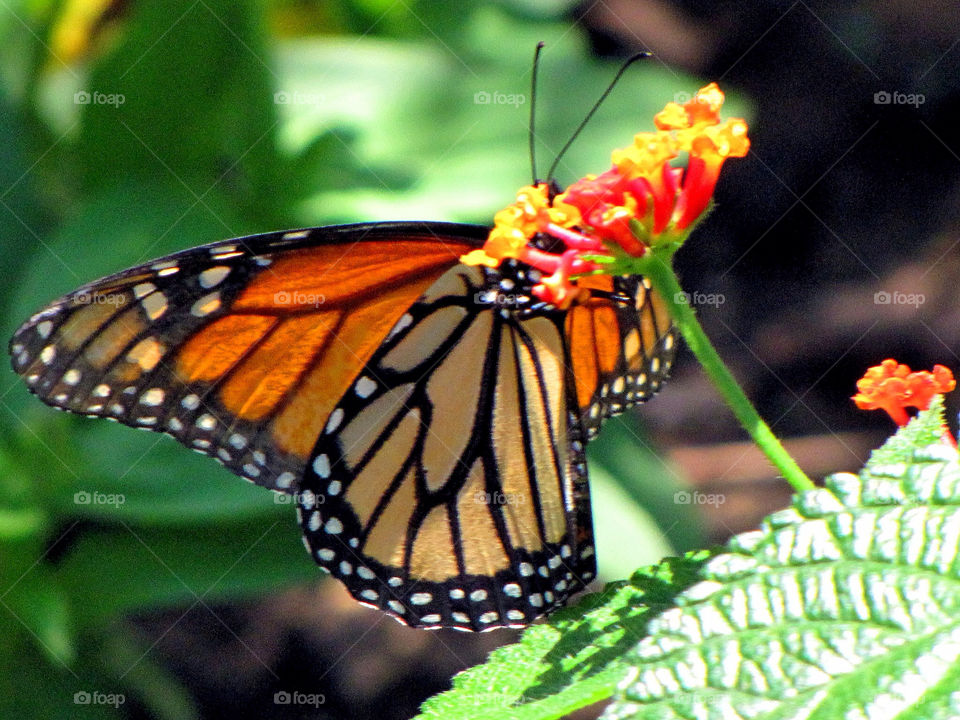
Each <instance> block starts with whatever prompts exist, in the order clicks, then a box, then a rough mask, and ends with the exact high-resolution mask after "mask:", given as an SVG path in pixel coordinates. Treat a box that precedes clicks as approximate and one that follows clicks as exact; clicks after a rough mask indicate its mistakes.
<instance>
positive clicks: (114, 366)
mask: <svg viewBox="0 0 960 720" xmlns="http://www.w3.org/2000/svg"><path fill="white" fill-rule="evenodd" d="M484 232H485V231H484V230H483V229H482V228H477V227H474V226H466V225H449V224H443V223H433V224H426V223H424V224H412V223H403V224H392V223H382V224H374V225H354V226H339V227H329V228H316V229H312V230H300V231H292V232H284V233H270V234H265V235H256V236H251V237H247V238H239V239H236V240H230V241H226V242H221V243H215V244H212V245H208V246H204V247H200V248H195V249H191V250H187V251H184V252H181V253H177V254H175V255H171V256H169V257H166V258H161V259H159V260H156V261H154V262H151V263H148V264H146V265H143V266H141V267H137V268H133V269H131V270H127V271H125V272H123V273H120V274H118V275H114V276H111V277H108V278H104V279H103V280H100V281H97V282H95V283H91V284H89V285H87V286H85V287H83V288H81V289H79V290H77V291H76V292H74V293H71V294H70V295H67V296H65V297H63V298H61V299H60V300H58V301H56V302H54V303H52V304H51V305H50V306H48V307H47V308H46V309H44V310H42V311H40V312H39V313H37V314H35V315H34V316H33V317H32V318H30V320H28V321H27V322H26V323H25V324H24V325H23V326H22V327H21V328H20V329H19V330H18V331H17V332H16V334H15V335H14V337H13V340H12V341H11V346H10V350H11V355H12V358H13V366H14V369H15V370H16V371H17V373H19V374H20V375H21V376H22V377H23V378H24V380H25V381H26V383H27V385H28V387H29V388H30V389H31V391H32V392H34V393H36V394H37V395H38V396H39V397H40V398H41V399H42V400H44V402H47V403H49V404H51V405H53V406H55V407H58V408H61V409H65V410H70V411H73V412H78V413H83V414H86V415H92V416H100V417H106V418H109V419H113V420H117V421H120V422H122V423H125V424H127V425H131V426H134V427H141V428H146V429H150V430H158V431H162V432H166V433H169V434H170V435H172V436H173V437H175V438H176V439H177V440H179V441H180V442H182V443H183V444H184V445H186V446H188V447H191V448H193V449H195V450H198V451H200V452H203V453H207V454H210V455H212V456H214V457H215V458H217V459H218V460H219V461H221V462H222V463H224V464H225V465H226V466H227V467H229V468H230V469H231V470H232V471H233V472H235V473H237V474H239V475H242V476H244V477H246V478H247V479H250V480H252V481H254V482H257V483H259V484H261V485H264V486H266V487H270V488H273V489H279V490H291V491H292V490H294V489H295V488H296V485H297V483H298V482H299V479H300V477H301V475H302V473H303V468H304V464H305V462H306V459H307V456H308V455H309V453H310V451H311V449H312V448H313V445H314V443H315V441H316V438H317V436H318V435H319V433H320V430H321V429H322V426H323V423H324V422H325V421H326V415H327V414H329V412H330V411H331V410H332V409H333V407H332V406H333V404H334V403H336V401H337V399H338V397H339V395H338V391H339V392H342V391H343V390H344V389H345V388H346V387H347V386H348V384H349V383H350V381H351V380H352V379H353V376H354V375H355V374H356V373H357V372H358V371H359V369H360V368H361V367H362V366H363V363H364V362H365V360H366V359H367V358H369V357H370V356H371V355H372V354H373V352H374V351H375V350H376V348H377V346H378V345H379V343H380V341H381V340H382V337H383V335H384V334H385V333H386V332H387V331H388V330H389V328H390V327H391V326H392V324H393V323H394V322H395V320H396V318H398V317H399V316H400V315H401V314H402V313H403V311H404V309H405V308H406V306H407V305H409V304H410V303H412V302H413V301H414V300H416V298H417V297H418V296H419V295H420V294H421V293H422V292H423V291H424V289H425V288H427V287H428V286H429V285H430V284H432V283H433V281H434V280H435V279H436V278H437V277H438V276H439V275H441V274H442V273H443V272H444V271H445V270H446V269H447V268H449V267H450V266H452V265H454V264H456V262H457V258H458V257H459V256H460V255H461V254H463V252H465V251H467V250H469V249H470V248H472V247H474V246H475V245H476V243H478V242H479V241H480V240H481V239H482V237H483V234H484Z"/></svg>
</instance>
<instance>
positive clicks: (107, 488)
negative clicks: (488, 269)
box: [0, 0, 960, 720]
mask: <svg viewBox="0 0 960 720" xmlns="http://www.w3.org/2000/svg"><path fill="white" fill-rule="evenodd" d="M539 40H543V41H545V42H546V44H547V47H546V51H545V53H544V56H543V65H542V72H541V86H540V94H539V96H538V107H539V114H538V137H537V140H538V153H539V158H540V164H541V166H542V167H545V166H546V165H548V164H549V161H550V160H551V159H552V157H553V155H554V154H555V153H556V151H557V150H558V149H559V147H560V146H561V145H562V144H563V143H564V142H565V141H566V139H567V138H568V137H569V134H570V132H571V131H572V129H573V128H574V127H575V126H576V124H577V122H578V121H579V120H580V118H581V117H582V116H583V115H584V114H585V113H586V112H587V111H588V110H589V108H590V107H591V105H592V103H593V102H594V100H595V99H596V97H597V96H598V95H599V94H600V93H601V91H602V90H603V88H604V87H605V86H606V84H607V82H609V79H610V78H611V77H612V75H613V74H614V73H615V72H616V69H617V67H618V66H619V64H620V63H621V62H622V60H623V59H624V58H625V57H627V56H628V55H630V54H632V53H634V52H636V51H638V50H648V51H651V52H652V53H653V54H654V58H653V59H652V60H648V61H646V62H645V63H642V64H641V65H640V66H636V67H634V68H633V69H631V71H630V72H629V73H628V74H627V75H626V77H625V78H624V80H623V82H622V83H621V85H620V86H619V87H618V89H617V90H616V91H615V92H614V93H613V95H612V96H611V98H610V99H609V101H608V102H607V103H606V104H605V105H604V106H603V108H602V109H601V110H600V111H599V112H598V114H597V116H596V118H595V119H594V121H593V122H592V123H591V124H590V125H589V126H588V128H587V129H586V131H585V132H584V134H583V136H582V137H581V138H580V139H579V140H578V141H577V143H576V144H575V145H574V147H573V150H572V151H571V152H570V153H569V154H568V155H567V156H566V157H565V159H564V161H563V163H562V165H561V167H560V169H559V171H558V175H559V177H558V180H559V181H560V182H561V184H564V183H569V182H571V181H572V180H574V179H576V178H578V177H580V176H581V175H583V174H584V173H586V172H590V171H593V172H599V171H602V170H604V169H605V168H606V166H607V164H608V162H609V152H610V150H611V149H612V148H614V147H618V146H623V145H626V144H628V143H629V141H630V139H631V137H632V135H633V134H634V133H635V132H637V131H640V130H648V129H650V127H651V124H652V123H651V118H652V115H653V113H654V112H655V111H657V110H658V109H659V108H660V107H662V106H663V104H664V103H666V102H667V101H670V100H675V99H676V100H684V99H686V98H688V97H689V96H690V95H691V94H692V93H693V92H694V91H695V90H696V89H697V88H698V87H700V86H702V85H704V84H706V83H707V82H709V81H717V82H718V83H719V84H720V85H721V87H722V88H723V89H724V90H725V91H726V92H727V93H728V107H727V110H726V112H725V115H727V116H731V115H734V116H736V115H739V116H744V117H746V118H747V120H748V122H749V124H750V128H751V132H750V134H751V137H752V141H753V145H752V149H751V153H750V155H749V156H748V157H747V158H745V159H742V160H734V161H731V162H729V163H728V164H727V166H726V168H725V170H724V174H723V177H722V179H721V182H720V185H719V187H718V190H717V193H716V200H717V207H716V210H715V211H714V213H713V214H712V215H711V216H710V217H709V219H708V220H706V221H705V222H704V223H703V225H702V226H701V227H700V229H699V230H698V231H697V233H696V235H695V236H694V237H693V238H692V239H691V240H690V241H689V243H688V245H687V247H685V248H684V249H683V251H682V252H681V253H680V254H679V256H678V259H677V263H678V269H679V272H680V273H681V277H682V280H683V283H684V286H685V287H686V289H687V290H688V291H689V292H690V293H692V294H696V293H699V294H700V297H702V298H704V299H705V300H704V302H703V303H702V304H701V305H699V306H698V308H697V309H698V312H699V314H700V317H701V318H702V320H703V322H704V324H705V326H706V328H707V330H708V332H709V334H710V335H711V337H712V338H713V339H714V342H715V343H716V344H717V346H718V348H719V350H720V352H721V355H722V356H723V357H724V358H725V359H726V360H727V362H728V363H729V365H730V366H731V368H732V369H733V371H734V373H735V375H736V376H737V377H738V378H739V379H740V380H741V382H742V383H743V385H744V387H745V389H746V391H747V393H748V395H749V396H750V397H751V398H752V399H753V400H754V401H755V402H756V403H757V405H758V407H759V409H760V412H761V414H762V415H763V416H764V417H765V418H766V419H767V420H768V422H769V423H770V424H771V425H772V426H773V428H774V430H775V432H777V434H778V435H780V436H781V437H783V438H786V440H787V445H788V448H789V449H791V450H792V451H793V452H794V453H795V455H796V457H797V458H798V460H799V461H800V463H801V465H803V466H804V468H805V469H806V470H807V471H808V472H809V473H810V474H811V475H814V476H815V477H817V478H821V477H823V476H824V475H826V474H828V473H830V472H835V471H839V470H856V469H857V468H858V467H859V465H860V464H861V463H862V461H863V460H864V459H865V457H866V455H867V454H868V453H869V451H870V449H871V448H872V447H875V446H876V445H878V444H879V443H880V442H882V439H883V437H884V435H885V434H886V433H888V432H889V431H890V429H891V428H890V423H889V421H888V420H887V419H886V418H884V417H881V416H880V414H879V413H863V412H859V411H857V410H856V409H855V408H854V407H853V405H852V403H851V402H850V401H849V396H850V395H852V394H853V393H854V392H855V387H854V383H855V381H856V379H857V378H858V377H860V376H861V375H862V373H863V371H864V370H865V369H866V368H867V367H868V366H870V365H874V364H877V363H879V362H880V361H881V360H882V359H884V358H885V357H895V358H897V359H898V360H900V361H901V362H906V363H908V364H910V365H911V366H913V367H915V368H918V369H919V368H925V369H929V368H930V367H931V366H932V365H933V364H934V363H937V362H939V363H943V364H945V365H947V366H949V367H951V368H952V369H954V371H957V370H958V369H960V361H958V354H957V352H958V349H960V337H958V333H960V317H958V308H960V302H958V298H957V295H958V292H960V253H958V249H957V248H956V244H957V240H958V234H957V229H958V227H957V225H958V213H957V206H958V203H957V180H958V177H960V137H958V134H960V122H958V119H960V118H958V102H960V95H958V92H957V81H956V79H957V78H958V77H960V73H958V71H960V6H958V5H957V4H956V3H954V2H946V1H943V2H912V3H910V4H907V3H904V2H883V3H881V2H860V3H844V4H840V5H838V4H836V3H827V2H802V1H800V2H795V3H789V2H758V3H750V4H747V3H739V2H737V3H734V2H720V3H710V4H704V3H692V2H682V1H679V0H678V1H676V2H668V1H664V2H640V1H637V0H605V1H604V2H601V3H583V4H576V3H569V2H563V1H562V0H559V1H554V2H549V3H537V2H533V0H503V1H502V2H489V1H483V0H479V1H478V2H474V3H470V4H465V5H464V4H457V5H454V4H446V3H436V2H425V1H418V0H404V1H402V2H393V1H392V0H352V1H346V0H339V1H331V2H323V3H314V2H296V1H294V0H263V1H262V2H253V0H166V1H165V2H159V0H151V1H148V2H140V1H137V0H120V1H116V0H114V1H110V0H60V1H57V2H54V1H51V0H6V2H4V3H2V4H0V83H2V84H0V267H2V270H3V280H4V282H3V283H0V308H2V315H0V320H2V322H0V330H2V333H3V335H4V336H5V337H9V335H10V334H11V333H12V332H13V330H14V329H15V328H16V326H17V325H18V324H19V323H20V322H21V321H22V320H23V319H25V318H26V317H27V316H28V315H29V314H30V313H31V312H33V311H34V310H36V309H38V308H39V307H41V306H42V305H43V304H44V303H46V302H48V301H50V300H51V299H53V298H54V297H56V296H57V295H59V294H61V293H63V292H67V291H69V290H71V289H73V288H74V287H76V286H78V285H80V284H81V283H83V282H86V281H88V280H91V279H93V278H95V277H99V276H101V275H104V274H106V273H109V272H113V271H116V270H119V269H122V268H123V267H126V266H128V265H132V264H135V263H138V262H143V261H146V260H149V259H151V258H153V257H156V256H159V255H162V254H164V253H168V252H172V251H175V250H178V249H182V248H185V247H189V246H191V245H196V244H200V243H204V242H210V241H213V240H217V239H221V238H226V237H231V236H238V235H242V234H247V233H254V232H264V231H268V230H274V229H280V228H290V227H301V226H309V225H320V224H327V223H333V222H342V221H359V220H383V219H430V220H460V221H468V222H477V223H484V224H486V223H489V222H490V219H491V218H492V215H493V213H494V212H495V211H496V210H497V209H499V208H500V207H502V206H504V205H505V204H507V203H509V202H510V201H511V200H512V198H513V194H514V192H515V190H516V188H517V187H519V186H520V185H522V184H524V183H526V182H528V180H529V158H528V155H527V149H526V147H527V111H528V109H529V102H530V96H529V77H530V61H531V58H532V54H533V48H534V45H535V43H536V42H537V41H539ZM694 297H696V295H694ZM710 298H712V300H709V299H710ZM948 400H949V399H948ZM949 406H950V407H951V409H952V412H953V413H955V410H956V403H955V402H949ZM590 471H591V480H592V487H593V493H594V496H595V508H594V513H595V518H596V524H597V526H598V533H599V535H600V537H599V552H598V555H599V558H600V562H601V574H602V576H603V579H605V580H613V579H617V578H622V577H625V576H627V575H628V574H629V573H630V571H631V570H633V569H634V568H636V567H638V566H640V565H642V564H644V563H649V562H656V561H657V560H658V559H659V558H661V557H663V556H664V555H667V554H671V553H675V552H682V551H684V550H688V549H691V548H696V547H703V546H705V545H707V544H709V543H712V542H722V541H724V540H726V539H727V538H728V537H729V536H730V535H731V534H733V533H735V532H739V531H742V530H746V529H749V528H751V527H755V526H756V525H757V523H758V522H759V521H760V519H761V518H762V517H763V516H764V515H765V514H767V513H768V512H770V511H771V510H774V509H777V508H779V507H783V506H784V505H785V504H786V503H787V502H788V500H789V493H788V491H787V488H786V487H785V483H783V481H781V480H778V479H777V478H776V477H775V473H774V471H773V470H772V469H771V468H770V467H769V466H768V465H767V464H766V463H765V462H764V461H763V459H762V458H761V456H760V455H759V454H758V453H757V451H756V450H754V449H753V448H752V447H751V446H750V444H749V443H748V442H746V438H745V434H744V433H743V432H742V430H741V429H740V428H739V427H738V426H737V425H736V423H735V421H734V420H733V418H732V416H731V414H730V413H729V411H727V410H726V409H725V407H724V406H723V405H722V403H720V401H719V400H718V399H717V396H716V393H715V392H714V391H713V390H712V389H711V388H710V386H709V385H708V383H707V382H706V380H705V379H704V377H703V375H702V373H701V371H700V370H699V368H698V367H697V366H696V365H695V364H694V363H693V362H692V358H691V357H690V355H689V354H688V353H686V352H684V351H681V353H680V356H679V358H678V363H677V367H676V369H675V372H674V374H673V379H672V380H671V382H670V383H668V385H667V386H666V387H665V389H664V390H663V392H662V393H661V394H660V395H659V396H658V397H657V398H656V399H655V400H654V401H653V402H651V403H650V404H648V405H647V406H645V407H643V408H641V409H640V410H638V411H637V412H635V413H631V414H629V415H628V416H626V417H625V418H624V419H622V420H618V421H613V422H611V423H609V424H608V427H607V428H606V429H605V431H604V433H603V434H602V435H601V437H600V438H599V439H598V440H597V441H595V442H594V443H593V445H592V447H591V451H590ZM689 489H698V490H700V491H702V492H703V493H705V495H704V496H702V497H706V496H711V497H714V498H720V499H721V500H715V501H714V502H711V503H708V504H702V505H696V504H692V503H683V502H682V501H679V502H678V500H677V497H678V496H677V495H676V493H678V492H680V493H682V492H684V491H685V490H689ZM78 493H79V495H78ZM83 493H100V494H101V496H105V497H113V498H114V501H113V502H111V503H100V504H96V503H84V502H83V501H82V499H80V498H82V497H84V496H83V495H82V494H83ZM687 497H689V496H687ZM121 498H122V500H121ZM515 637H516V634H514V633H511V632H508V631H498V632H494V633H488V634H485V635H480V636H473V635H466V634H462V633H452V632H449V633H448V632H440V633H429V632H423V631H414V630H410V629H408V628H404V627H401V626H400V625H398V624H396V623H394V622H393V621H391V620H389V619H386V618H384V617H383V616H381V615H380V614H378V613H376V612H374V611H370V610H367V609H365V608H361V607H359V606H358V605H357V604H356V603H354V602H353V601H352V600H350V599H349V597H347V596H346V595H345V593H344V592H343V590H342V588H341V587H340V586H339V585H338V584H337V583H335V582H332V581H331V582H325V581H323V579H322V577H321V576H320V572H319V571H318V570H317V569H316V567H315V566H314V565H313V563H312V562H311V561H310V559H309V557H308V556H307V555H306V554H305V553H304V552H303V550H302V547H301V545H300V540H299V532H298V529H297V526H296V522H295V518H294V512H293V508H292V507H291V506H290V505H286V504H283V503H278V502H277V501H276V499H275V498H274V497H273V496H272V494H270V493H267V492H265V491H263V490H260V489H258V488H254V487H250V486H248V485H247V484H245V483H242V482H240V481H239V480H237V479H236V478H234V477H232V476H230V475H229V474H227V473H226V472H225V471H223V469H222V468H219V467H218V466H216V465H215V464H213V463H212V462H210V461H209V460H207V459H203V458H200V457H198V456H196V455H193V454H191V453H187V452H186V451H185V450H183V449H182V448H180V447H179V446H177V445H176V444H175V443H174V442H172V441H170V440H169V439H166V438H163V437H160V436H154V435H147V434H139V433H133V432H132V431H130V430H129V429H126V428H118V427H116V426H113V425H110V424H107V423H100V422H93V421H87V420H84V419H82V418H74V417H65V416H63V415H61V414H57V413H54V412H52V411H51V410H49V409H48V408H46V407H44V406H43V405H41V404H40V403H39V402H37V401H36V400H34V399H33V398H31V397H30V396H29V394H28V393H27V392H26V390H25V389H24V388H23V387H22V385H21V383H20V382H19V381H18V380H17V378H16V377H15V376H14V375H13V373H12V372H11V371H9V370H6V371H4V374H3V375H2V376H0V717H22V718H41V717H43V718H77V717H83V718H86V717H91V718H99V717H126V718H156V719H161V720H173V719H181V718H183V719H186V718H221V717H230V718H299V717H352V718H408V717H412V716H413V715H415V714H416V712H417V708H418V706H419V704H420V703H421V702H422V701H423V700H424V699H425V698H426V697H429V696H430V695H432V694H434V693H436V692H439V691H441V690H443V689H445V688H447V687H449V682H450V678H451V676H452V675H453V674H454V673H455V672H457V671H459V670H462V669H464V668H466V667H469V666H471V665H474V664H476V663H478V662H481V661H482V660H483V659H484V658H485V657H486V654H487V653H488V652H489V651H490V650H491V649H492V648H493V647H495V646H497V645H499V644H502V643H505V642H510V641H512V640H513V639H515ZM284 692H287V693H294V692H297V693H300V694H301V695H300V697H301V698H303V699H304V700H303V702H301V703H299V704H297V703H291V704H284V703H283V698H284V696H283V695H282V694H281V695H279V696H278V695H277V693H284ZM121 699H122V702H121ZM598 712H599V709H598V708H591V709H590V711H589V712H585V713H583V714H582V715H581V716H582V717H592V716H595V715H596V714H597V713H598Z"/></svg>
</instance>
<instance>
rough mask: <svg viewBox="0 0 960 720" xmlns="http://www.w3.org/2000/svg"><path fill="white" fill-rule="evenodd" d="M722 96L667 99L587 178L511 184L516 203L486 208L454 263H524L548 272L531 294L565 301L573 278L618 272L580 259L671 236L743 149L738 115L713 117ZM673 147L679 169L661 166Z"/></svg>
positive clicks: (679, 232)
mask: <svg viewBox="0 0 960 720" xmlns="http://www.w3.org/2000/svg"><path fill="white" fill-rule="evenodd" d="M723 101H724V95H723V92H722V91H721V90H720V88H719V87H717V84H716V83H710V84H709V85H707V86H706V87H704V88H701V89H700V91H698V92H697V94H696V95H695V96H694V98H693V99H692V100H690V101H689V102H687V103H684V104H682V105H681V104H678V103H668V104H667V106H666V107H665V108H664V109H663V111H661V112H660V113H658V114H657V115H656V117H655V118H654V124H655V125H656V128H657V129H656V131H654V132H646V133H638V134H637V135H636V136H635V137H634V141H633V144H632V145H631V146H629V147H626V148H622V149H619V150H614V151H613V153H612V155H611V162H612V163H613V167H612V168H610V170H608V171H606V172H605V173H602V174H601V175H587V176H586V177H584V178H582V179H581V180H578V181H577V182H575V183H573V185H571V186H570V187H569V188H568V189H567V191H566V192H563V193H560V194H559V195H557V196H556V197H553V198H551V197H550V192H549V188H548V187H547V185H545V184H539V185H536V186H528V187H525V188H521V190H520V192H518V193H517V201H516V202H515V203H514V204H513V205H511V206H509V207H507V208H506V209H504V210H501V211H500V212H499V213H497V214H496V216H495V218H494V229H493V230H492V231H491V232H490V236H489V238H488V240H487V243H486V244H485V245H484V247H483V249H482V250H475V251H473V252H471V253H468V254H467V255H465V256H463V258H461V260H462V262H464V263H466V264H468V265H486V266H488V267H497V266H498V265H499V263H500V262H501V261H502V260H504V259H508V258H513V259H516V260H519V261H520V262H524V263H527V264H529V265H531V266H532V267H535V268H537V269H538V270H541V271H542V272H543V273H545V274H548V275H549V277H547V278H546V279H545V280H544V281H543V282H541V283H540V284H539V285H537V286H535V287H534V289H533V293H534V295H536V296H537V297H539V298H540V299H541V300H544V301H545V302H548V303H552V304H554V305H556V306H557V307H567V306H568V305H569V304H570V303H571V302H572V301H573V300H574V299H576V298H577V297H578V296H579V294H578V293H576V292H573V290H574V289H575V284H576V279H575V277H574V276H576V275H579V274H583V273H585V272H606V273H609V274H618V273H617V270H618V268H617V267H616V263H612V264H611V263H604V264H598V263H593V262H591V261H590V260H589V259H586V258H585V257H583V256H590V255H593V256H607V257H609V258H615V257H616V256H617V255H618V254H620V255H623V254H626V255H628V256H632V257H640V256H642V255H643V254H644V253H645V252H646V251H647V250H648V249H649V248H650V247H654V246H657V245H658V244H659V243H676V244H679V243H681V242H682V241H683V239H684V238H685V237H686V235H687V234H689V232H690V230H691V229H692V227H693V225H694V224H695V223H696V221H697V220H698V219H699V218H700V217H701V216H702V215H703V213H704V211H705V210H706V209H707V207H708V206H709V205H710V200H711V198H712V196H713V190H714V187H715V186H716V183H717V178H718V177H719V174H720V169H721V167H722V166H723V163H724V161H725V160H726V159H727V158H730V157H743V156H744V155H746V154H747V151H748V150H749V149H750V140H749V139H748V138H747V125H746V123H745V122H744V121H743V120H740V119H729V120H726V121H723V122H721V120H720V109H721V107H722V106H723ZM682 152H685V153H687V155H688V161H687V167H686V170H684V169H683V168H679V167H673V166H672V165H671V162H672V161H674V160H675V159H677V158H678V156H679V155H680V153H682ZM538 235H539V236H541V238H543V239H544V240H548V239H550V238H552V239H554V240H560V241H562V242H563V243H564V244H565V245H566V247H567V250H566V251H562V252H561V253H559V254H553V253H547V252H545V251H544V250H542V249H540V248H541V247H549V246H551V245H552V244H553V243H552V242H539V243H536V244H535V245H532V244H531V243H532V241H533V240H534V238H536V237H537V236H538ZM544 236H546V237H544ZM532 250H536V252H531V251H532ZM568 253H572V254H571V255H568Z"/></svg>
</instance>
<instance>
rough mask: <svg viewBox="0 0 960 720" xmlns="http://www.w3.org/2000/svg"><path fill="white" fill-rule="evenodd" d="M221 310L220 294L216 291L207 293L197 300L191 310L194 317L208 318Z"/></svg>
mask: <svg viewBox="0 0 960 720" xmlns="http://www.w3.org/2000/svg"><path fill="white" fill-rule="evenodd" d="M219 309H220V292H219V291H214V292H212V293H207V294H206V295H204V296H203V297H202V298H200V299H199V300H197V301H196V302H195V303H194V304H193V307H191V308H190V314H191V315H193V316H194V317H206V316H207V315H209V314H210V313H212V312H216V311H217V310H219Z"/></svg>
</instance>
